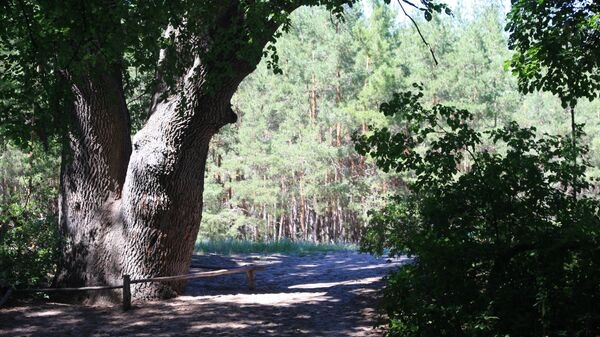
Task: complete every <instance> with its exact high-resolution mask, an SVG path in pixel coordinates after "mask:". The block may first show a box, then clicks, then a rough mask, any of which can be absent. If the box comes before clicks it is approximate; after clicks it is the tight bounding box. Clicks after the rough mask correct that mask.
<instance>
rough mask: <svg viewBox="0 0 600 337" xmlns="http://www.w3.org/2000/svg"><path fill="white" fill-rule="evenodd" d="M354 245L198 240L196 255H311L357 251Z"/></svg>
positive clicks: (285, 241)
mask: <svg viewBox="0 0 600 337" xmlns="http://www.w3.org/2000/svg"><path fill="white" fill-rule="evenodd" d="M357 250H358V246H357V245H354V244H323V243H313V242H307V241H292V240H279V241H267V242H262V241H260V242H256V241H241V240H198V241H197V242H196V248H195V252H196V253H198V254H210V253H215V254H221V255H232V254H274V253H280V254H311V253H321V252H340V251H357Z"/></svg>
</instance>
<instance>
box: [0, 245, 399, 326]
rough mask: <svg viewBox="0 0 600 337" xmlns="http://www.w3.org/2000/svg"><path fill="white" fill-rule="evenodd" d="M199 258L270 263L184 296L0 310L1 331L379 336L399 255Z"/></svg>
mask: <svg viewBox="0 0 600 337" xmlns="http://www.w3.org/2000/svg"><path fill="white" fill-rule="evenodd" d="M194 261H195V263H198V264H201V265H210V266H221V267H233V266H239V265H245V264H249V263H253V264H260V265H265V266H266V270H264V271H259V272H257V273H256V289H255V290H254V291H249V290H247V288H246V276H245V274H234V275H225V276H218V277H213V278H206V279H196V280H192V281H190V283H189V285H188V288H187V291H186V293H185V294H184V295H183V296H179V297H177V298H175V299H172V300H168V301H161V302H142V303H135V302H134V309H133V310H131V311H128V312H123V311H122V310H120V308H118V307H89V306H87V307H86V306H80V305H66V304H57V303H44V304H37V305H19V306H15V307H9V308H2V309H0V336H149V337H150V336H152V337H154V336H245V337H246V336H250V337H251V336H327V337H332V336H340V337H341V336H356V337H371V336H381V334H382V330H381V329H379V328H374V325H375V323H376V320H377V315H376V308H377V302H378V297H379V290H380V289H381V286H382V282H381V278H382V277H383V276H384V275H385V274H386V273H387V272H388V271H389V270H391V269H392V268H394V267H396V266H398V264H400V263H401V262H402V261H401V260H394V261H392V262H391V263H389V260H388V261H386V259H382V258H375V257H372V256H370V255H366V254H359V253H354V252H341V253H340V252H336V253H320V254H311V255H304V256H300V255H278V254H276V255H268V256H233V257H226V258H223V257H219V256H215V255H209V256H195V257H194Z"/></svg>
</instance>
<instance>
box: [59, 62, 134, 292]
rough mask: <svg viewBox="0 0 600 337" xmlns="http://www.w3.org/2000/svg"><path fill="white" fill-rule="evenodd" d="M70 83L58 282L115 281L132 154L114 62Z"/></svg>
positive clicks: (62, 181) (60, 201)
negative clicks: (120, 211) (120, 216)
mask: <svg viewBox="0 0 600 337" xmlns="http://www.w3.org/2000/svg"><path fill="white" fill-rule="evenodd" d="M65 77H67V79H68V80H69V81H70V82H71V83H72V93H73V102H74V103H73V110H72V115H71V123H70V125H69V129H70V132H69V134H68V137H67V139H66V140H65V144H64V150H63V158H62V162H63V164H62V169H61V193H60V198H59V213H60V214H59V226H60V233H61V237H62V249H61V253H62V254H61V258H60V265H59V268H60V269H59V273H58V274H57V279H56V281H57V283H58V284H59V285H70V286H82V285H86V284H106V283H114V282H115V280H114V278H113V276H114V275H116V274H119V273H120V265H119V258H118V257H119V256H120V254H121V253H122V251H116V250H115V249H114V247H115V246H119V245H123V243H124V242H123V240H122V238H117V237H115V236H114V233H118V232H119V231H118V228H117V227H116V226H117V222H118V221H117V220H118V205H119V199H120V197H121V193H122V189H123V183H124V181H125V173H126V170H127V163H128V160H129V155H130V153H131V141H130V136H129V115H128V112H127V107H126V105H125V98H124V95H123V89H122V88H123V85H122V83H121V72H120V69H118V67H113V68H112V69H110V71H106V72H102V73H101V74H96V75H89V76H85V77H81V76H80V77H77V78H75V77H71V76H69V75H65Z"/></svg>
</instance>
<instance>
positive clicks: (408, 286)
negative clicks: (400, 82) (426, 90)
mask: <svg viewBox="0 0 600 337" xmlns="http://www.w3.org/2000/svg"><path fill="white" fill-rule="evenodd" d="M417 87H418V86H417ZM418 89H420V88H419V87H418ZM421 98H422V94H421V93H420V91H418V92H417V93H413V92H406V93H402V94H396V95H395V96H394V98H393V100H392V101H390V102H388V103H385V104H383V105H382V106H381V111H382V112H383V113H384V114H385V115H387V116H389V117H390V118H392V119H394V120H395V121H396V123H395V124H394V126H393V127H389V128H382V129H376V130H374V131H373V132H372V134H370V135H364V136H361V137H360V138H358V139H357V150H358V151H359V152H361V153H362V154H370V155H371V156H372V157H373V158H374V159H375V160H376V162H377V164H378V166H380V167H381V168H383V169H384V170H395V171H397V172H400V173H403V174H406V175H407V176H409V177H412V180H411V182H410V183H409V186H410V192H409V193H408V195H396V196H394V197H392V198H391V199H390V200H389V202H388V204H387V205H386V206H385V207H384V208H382V209H380V210H377V211H372V213H371V221H370V224H369V227H368V230H367V232H366V235H365V237H364V242H363V249H365V250H367V251H369V252H375V253H379V254H381V253H383V251H384V250H389V251H390V252H391V253H392V254H400V253H407V254H409V255H411V256H413V257H414V262H413V263H410V264H407V265H404V266H402V267H400V269H399V270H398V271H396V272H394V273H393V274H391V275H390V276H389V277H388V278H387V286H386V289H385V301H384V306H385V309H386V310H387V313H388V314H389V317H390V330H389V334H390V335H392V336H432V337H433V336H595V335H597V334H598V332H600V310H598V306H597V303H600V288H598V286H597V285H598V284H600V249H599V248H598V247H600V237H599V231H600V218H599V217H598V210H599V208H600V201H599V200H598V199H597V198H596V197H595V196H592V195H590V194H589V193H587V191H588V189H589V187H590V185H589V183H588V182H587V181H586V176H585V170H586V167H587V166H588V163H587V161H586V160H585V157H586V153H587V148H586V147H585V146H580V145H579V144H578V142H576V141H575V139H574V138H572V137H562V136H551V135H543V136H541V137H537V136H536V132H535V129H534V128H521V127H519V126H518V125H517V124H516V123H514V122H513V123H510V124H508V125H507V126H505V127H504V128H501V129H494V130H490V131H487V132H476V131H475V130H473V129H472V128H471V127H470V126H469V121H470V119H471V115H470V113H469V112H468V111H465V110H460V109H456V108H453V107H446V106H441V105H436V106H434V107H433V108H431V109H428V108H426V107H424V106H423V105H422V104H421V103H420V99H421ZM575 131H576V132H575V133H574V135H575V136H577V137H580V136H581V135H582V131H581V126H577V128H576V130H575ZM573 158H578V159H577V160H575V161H574V160H573Z"/></svg>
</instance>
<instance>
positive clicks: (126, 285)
mask: <svg viewBox="0 0 600 337" xmlns="http://www.w3.org/2000/svg"><path fill="white" fill-rule="evenodd" d="M129 309H131V278H130V277H129V275H123V310H125V311H127V310H129Z"/></svg>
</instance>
